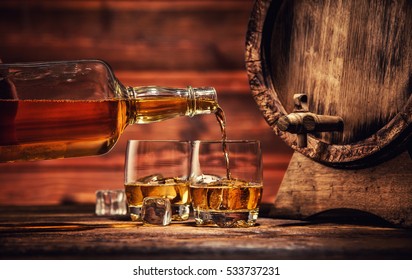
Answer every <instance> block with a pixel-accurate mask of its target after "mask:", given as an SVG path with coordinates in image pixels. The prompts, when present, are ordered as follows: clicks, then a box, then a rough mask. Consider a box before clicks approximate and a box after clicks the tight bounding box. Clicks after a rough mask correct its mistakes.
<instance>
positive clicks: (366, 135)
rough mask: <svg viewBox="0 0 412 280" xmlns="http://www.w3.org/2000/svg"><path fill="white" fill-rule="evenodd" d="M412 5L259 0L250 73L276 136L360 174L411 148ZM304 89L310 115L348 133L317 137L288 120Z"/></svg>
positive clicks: (251, 32)
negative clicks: (339, 122)
mask: <svg viewBox="0 0 412 280" xmlns="http://www.w3.org/2000/svg"><path fill="white" fill-rule="evenodd" d="M411 30H412V1H408V0H403V1H402V0H401V1H391V0H365V1H335V0H324V1H317V0H302V1H286V0H284V1H270V0H257V1H256V2H255V5H254V8H253V11H252V15H251V19H250V22H249V26H248V33H247V42H246V67H247V72H248V77H249V83H250V87H251V91H252V95H253V97H254V99H255V101H256V103H257V105H258V107H259V108H260V110H261V112H262V113H263V116H264V118H265V119H266V121H267V123H268V124H269V125H270V127H271V128H272V129H273V130H274V132H275V133H276V134H277V135H279V136H280V137H281V138H282V139H283V140H284V141H285V142H286V143H287V144H288V145H289V146H290V147H292V148H294V149H295V150H297V151H299V152H301V153H302V154H304V155H305V156H307V157H309V158H312V159H314V160H316V161H318V162H321V163H323V164H325V165H329V166H333V167H342V168H361V167H367V166H371V165H374V164H377V163H380V162H382V161H385V160H387V159H389V158H391V157H393V156H396V155H397V154H399V153H401V152H403V151H405V150H406V149H407V148H409V149H411V144H412V136H411V135H412V133H411V130H412V124H411V123H412V48H411V46H412V31H411ZM296 93H305V94H306V95H307V98H308V108H309V111H310V112H312V113H314V114H318V115H332V116H339V117H341V118H342V119H343V122H344V129H343V131H341V132H314V133H311V134H308V138H307V146H306V147H304V148H300V147H298V146H297V136H296V135H295V134H291V133H288V132H283V131H280V130H279V128H278V126H277V122H278V120H279V118H281V117H282V116H284V115H287V114H290V113H292V112H293V110H294V100H293V96H294V95H295V94H296Z"/></svg>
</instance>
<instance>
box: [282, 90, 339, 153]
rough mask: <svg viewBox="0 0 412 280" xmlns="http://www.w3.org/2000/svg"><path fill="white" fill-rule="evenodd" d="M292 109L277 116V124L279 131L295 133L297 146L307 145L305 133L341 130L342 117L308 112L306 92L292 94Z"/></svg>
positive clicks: (303, 146)
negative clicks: (283, 114) (291, 111)
mask: <svg viewBox="0 0 412 280" xmlns="http://www.w3.org/2000/svg"><path fill="white" fill-rule="evenodd" d="M293 100H294V103H295V104H294V106H295V108H294V110H293V113H290V114H288V115H286V116H283V117H281V118H279V120H278V122H277V126H278V128H279V129H280V130H281V131H285V132H289V133H295V134H297V138H298V140H297V146H298V147H299V148H305V147H306V146H307V134H308V133H313V132H328V131H329V132H331V131H342V130H343V119H342V118H341V117H336V116H328V115H317V114H314V113H311V112H309V110H308V102H307V100H308V98H307V96H306V94H302V93H300V94H295V95H294V96H293Z"/></svg>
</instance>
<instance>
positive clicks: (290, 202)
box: [272, 152, 412, 228]
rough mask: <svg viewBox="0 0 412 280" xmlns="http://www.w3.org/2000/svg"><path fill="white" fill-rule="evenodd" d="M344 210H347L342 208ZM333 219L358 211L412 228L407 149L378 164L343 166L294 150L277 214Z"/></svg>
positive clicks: (411, 164) (411, 185)
mask: <svg viewBox="0 0 412 280" xmlns="http://www.w3.org/2000/svg"><path fill="white" fill-rule="evenodd" d="M342 210H343V211H342ZM325 212H327V213H335V216H334V215H333V214H330V217H331V219H333V218H334V219H335V220H337V219H339V216H340V215H341V218H342V217H345V218H347V219H351V218H352V219H353V218H355V217H356V213H357V212H362V213H364V214H365V215H366V214H367V215H370V216H376V217H377V218H379V219H382V220H385V221H386V222H388V223H390V224H392V225H396V226H402V227H408V228H412V161H411V159H410V156H409V154H408V153H407V152H405V153H403V154H401V155H399V156H398V157H396V158H394V159H392V160H390V161H388V162H385V163H382V164H380V165H378V166H375V167H370V168H365V169H361V170H340V169H334V168H331V167H328V166H324V165H322V164H319V163H316V162H314V161H313V160H311V159H308V158H307V157H305V156H303V155H302V154H300V153H298V152H295V153H294V155H293V157H292V160H291V161H290V164H289V167H288V169H287V172H286V174H285V176H284V178H283V181H282V184H281V186H280V189H279V192H278V195H277V197H276V201H275V207H274V211H273V213H272V214H273V215H274V216H276V217H284V218H293V219H302V218H308V217H310V216H313V215H319V214H322V213H325Z"/></svg>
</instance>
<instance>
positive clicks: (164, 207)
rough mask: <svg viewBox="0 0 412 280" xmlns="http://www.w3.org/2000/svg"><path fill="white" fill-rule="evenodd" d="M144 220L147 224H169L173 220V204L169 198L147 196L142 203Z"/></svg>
mask: <svg viewBox="0 0 412 280" xmlns="http://www.w3.org/2000/svg"><path fill="white" fill-rule="evenodd" d="M142 220H143V224H146V225H161V226H167V225H168V224H170V223H171V221H172V206H171V203H170V201H169V199H167V198H162V197H145V198H144V199H143V205H142Z"/></svg>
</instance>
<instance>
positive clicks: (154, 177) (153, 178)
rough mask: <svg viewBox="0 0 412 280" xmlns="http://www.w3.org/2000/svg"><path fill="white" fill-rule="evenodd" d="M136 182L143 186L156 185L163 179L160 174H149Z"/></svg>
mask: <svg viewBox="0 0 412 280" xmlns="http://www.w3.org/2000/svg"><path fill="white" fill-rule="evenodd" d="M138 181H139V182H141V183H144V184H158V183H159V182H160V183H161V182H162V181H163V182H164V178H163V175H162V174H151V175H148V176H145V177H143V178H140V179H139V180H138Z"/></svg>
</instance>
